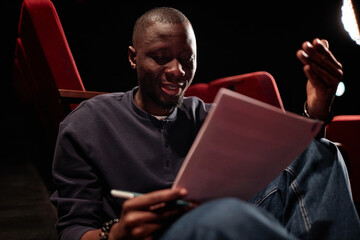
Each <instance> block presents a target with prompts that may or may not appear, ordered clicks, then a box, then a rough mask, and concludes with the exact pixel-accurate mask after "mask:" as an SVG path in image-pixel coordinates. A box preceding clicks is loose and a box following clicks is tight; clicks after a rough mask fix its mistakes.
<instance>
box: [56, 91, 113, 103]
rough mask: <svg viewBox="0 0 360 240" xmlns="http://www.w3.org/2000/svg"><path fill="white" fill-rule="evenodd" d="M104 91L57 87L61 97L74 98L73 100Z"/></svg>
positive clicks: (84, 98) (88, 97)
mask: <svg viewBox="0 0 360 240" xmlns="http://www.w3.org/2000/svg"><path fill="white" fill-rule="evenodd" d="M105 93H106V92H96V91H81V90H70V89H59V94H60V97H61V98H62V99H68V100H70V99H74V100H75V101H83V100H86V99H90V98H92V97H95V96H97V95H100V94H105Z"/></svg>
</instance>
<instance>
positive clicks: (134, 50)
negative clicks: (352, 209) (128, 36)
mask: <svg viewBox="0 0 360 240" xmlns="http://www.w3.org/2000/svg"><path fill="white" fill-rule="evenodd" d="M149 19H150V21H149ZM128 53H129V61H130V63H131V66H132V68H133V69H136V71H137V76H138V83H139V89H138V91H137V93H136V95H135V104H136V105H137V106H138V107H140V108H142V109H143V110H145V111H147V112H148V113H151V114H154V115H160V116H167V115H168V114H169V113H171V112H172V110H173V109H174V108H175V107H177V106H180V105H181V103H182V101H183V98H184V93H185V90H186V89H187V88H188V87H189V86H190V84H191V82H192V80H193V78H194V75H195V71H196V39H195V34H194V31H193V29H192V26H191V24H190V22H189V21H188V20H187V19H186V18H185V16H184V17H180V18H179V16H175V15H171V16H169V17H168V18H166V19H163V17H162V16H161V15H155V14H153V15H152V16H151V17H150V18H149V16H147V15H144V16H143V17H142V18H140V19H139V20H138V21H137V22H136V24H135V28H134V33H133V46H130V47H129V50H128Z"/></svg>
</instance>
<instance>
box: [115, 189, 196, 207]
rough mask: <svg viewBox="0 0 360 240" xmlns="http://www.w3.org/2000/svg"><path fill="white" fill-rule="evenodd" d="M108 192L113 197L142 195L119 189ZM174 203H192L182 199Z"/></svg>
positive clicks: (182, 204) (126, 197)
mask: <svg viewBox="0 0 360 240" xmlns="http://www.w3.org/2000/svg"><path fill="white" fill-rule="evenodd" d="M110 193H111V195H112V196H113V197H117V198H125V199H130V198H134V197H138V196H141V195H143V194H142V193H136V192H128V191H121V190H115V189H113V190H111V192H110ZM175 204H176V205H179V206H191V205H192V204H191V203H190V202H187V201H184V200H176V201H175Z"/></svg>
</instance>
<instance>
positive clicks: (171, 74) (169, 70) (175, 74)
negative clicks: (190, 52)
mask: <svg viewBox="0 0 360 240" xmlns="http://www.w3.org/2000/svg"><path fill="white" fill-rule="evenodd" d="M164 72H165V75H166V79H167V80H168V81H174V80H177V79H179V78H182V77H184V76H185V71H184V68H183V66H182V65H181V63H180V62H179V61H178V60H177V59H176V58H175V59H173V60H172V61H171V62H169V63H168V66H167V67H166V68H165V71H164Z"/></svg>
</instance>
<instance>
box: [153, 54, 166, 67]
mask: <svg viewBox="0 0 360 240" xmlns="http://www.w3.org/2000/svg"><path fill="white" fill-rule="evenodd" d="M152 59H153V60H154V61H155V62H156V63H157V64H159V65H164V64H166V63H168V62H169V61H170V58H169V57H166V56H152Z"/></svg>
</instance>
